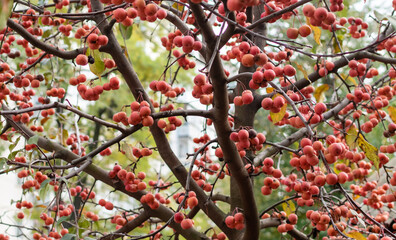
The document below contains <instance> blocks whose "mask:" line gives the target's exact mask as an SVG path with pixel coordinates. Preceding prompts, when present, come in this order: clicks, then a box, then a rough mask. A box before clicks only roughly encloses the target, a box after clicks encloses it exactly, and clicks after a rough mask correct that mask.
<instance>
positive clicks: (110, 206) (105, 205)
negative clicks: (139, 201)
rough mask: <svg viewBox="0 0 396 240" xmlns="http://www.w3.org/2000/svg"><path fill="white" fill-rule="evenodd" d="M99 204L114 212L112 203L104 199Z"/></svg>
mask: <svg viewBox="0 0 396 240" xmlns="http://www.w3.org/2000/svg"><path fill="white" fill-rule="evenodd" d="M98 204H99V205H100V206H102V207H104V208H106V209H107V210H109V211H111V210H113V208H114V205H113V203H112V202H110V201H106V200H104V199H103V198H102V199H100V200H99V201H98Z"/></svg>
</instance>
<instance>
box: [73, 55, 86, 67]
mask: <svg viewBox="0 0 396 240" xmlns="http://www.w3.org/2000/svg"><path fill="white" fill-rule="evenodd" d="M76 64H78V65H81V66H85V65H87V64H88V57H87V56H86V55H84V54H79V55H77V57H76Z"/></svg>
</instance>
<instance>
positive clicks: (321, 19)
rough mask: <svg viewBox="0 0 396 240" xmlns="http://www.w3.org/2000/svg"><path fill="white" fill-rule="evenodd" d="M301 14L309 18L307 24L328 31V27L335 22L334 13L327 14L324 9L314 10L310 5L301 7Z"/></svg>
mask: <svg viewBox="0 0 396 240" xmlns="http://www.w3.org/2000/svg"><path fill="white" fill-rule="evenodd" d="M303 14H304V16H306V17H307V18H309V23H310V24H311V25H312V26H321V27H322V28H323V27H324V29H329V27H328V26H331V25H332V24H333V23H334V22H335V20H336V16H335V15H334V13H332V12H328V11H327V9H326V8H324V7H319V8H315V6H313V5H311V4H306V5H305V6H304V7H303Z"/></svg>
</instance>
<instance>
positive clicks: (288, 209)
mask: <svg viewBox="0 0 396 240" xmlns="http://www.w3.org/2000/svg"><path fill="white" fill-rule="evenodd" d="M288 198H289V197H288V196H285V197H284V198H283V200H285V199H288ZM282 208H283V211H285V213H286V215H287V216H289V215H290V214H291V213H294V212H295V211H296V205H294V203H293V201H291V200H289V201H286V202H284V203H282Z"/></svg>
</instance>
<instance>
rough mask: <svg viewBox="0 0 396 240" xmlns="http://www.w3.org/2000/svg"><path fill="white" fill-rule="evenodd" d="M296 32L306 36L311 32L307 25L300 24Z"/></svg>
mask: <svg viewBox="0 0 396 240" xmlns="http://www.w3.org/2000/svg"><path fill="white" fill-rule="evenodd" d="M298 33H299V34H300V35H301V37H307V36H309V35H310V34H311V33H312V29H311V28H310V27H309V26H308V25H302V26H301V27H300V28H299V29H298Z"/></svg>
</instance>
